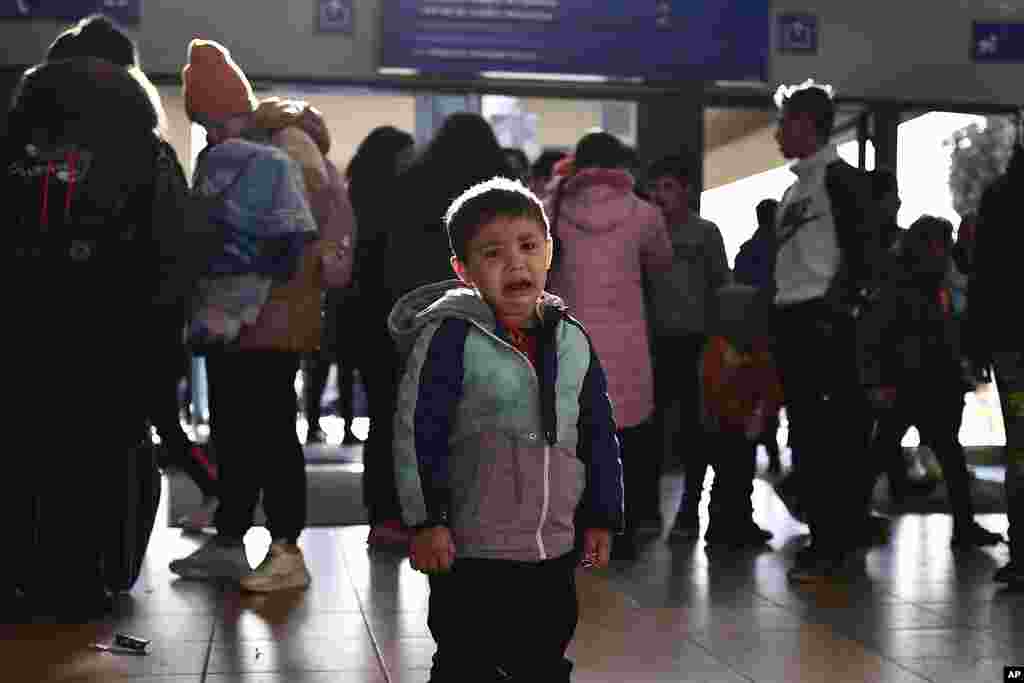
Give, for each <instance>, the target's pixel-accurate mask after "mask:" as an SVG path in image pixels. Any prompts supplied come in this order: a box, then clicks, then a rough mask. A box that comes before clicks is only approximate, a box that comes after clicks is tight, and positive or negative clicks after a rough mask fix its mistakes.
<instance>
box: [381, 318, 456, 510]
mask: <svg viewBox="0 0 1024 683" xmlns="http://www.w3.org/2000/svg"><path fill="white" fill-rule="evenodd" d="M468 331H469V323H467V322H466V321H464V320H459V319H456V318H449V319H446V320H444V321H442V322H440V323H435V324H431V325H429V326H427V327H426V328H424V329H423V331H422V332H420V336H419V338H418V339H417V341H416V344H415V346H414V347H413V349H412V352H411V353H410V354H409V357H408V359H407V361H406V367H405V373H404V375H403V377H402V381H401V384H400V385H399V390H398V405H397V410H396V412H395V441H394V448H393V453H394V458H395V479H396V484H397V488H398V500H399V503H400V504H401V507H402V518H403V520H404V521H405V523H406V524H408V525H409V526H421V525H423V524H428V523H429V524H435V523H438V524H440V523H447V521H448V516H449V506H450V502H451V492H450V488H449V477H448V457H449V451H448V439H449V436H450V434H451V428H452V419H453V417H454V415H455V408H456V406H457V404H458V402H459V400H460V399H461V398H462V379H463V356H464V351H465V345H466V335H467V333H468Z"/></svg>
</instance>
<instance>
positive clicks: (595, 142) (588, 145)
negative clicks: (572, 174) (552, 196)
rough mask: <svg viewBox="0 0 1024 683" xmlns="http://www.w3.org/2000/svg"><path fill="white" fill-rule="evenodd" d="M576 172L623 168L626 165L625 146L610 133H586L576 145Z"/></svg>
mask: <svg viewBox="0 0 1024 683" xmlns="http://www.w3.org/2000/svg"><path fill="white" fill-rule="evenodd" d="M574 158H575V166H576V170H580V169H584V168H623V167H625V166H626V165H627V163H628V158H627V152H626V148H625V146H624V145H623V144H622V143H621V142H620V141H619V139H618V138H617V137H615V136H614V135H612V134H611V133H606V132H604V131H598V132H596V133H587V134H586V135H584V136H583V137H582V138H580V141H579V142H578V143H576V152H575V154H574Z"/></svg>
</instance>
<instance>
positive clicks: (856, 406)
mask: <svg viewBox="0 0 1024 683" xmlns="http://www.w3.org/2000/svg"><path fill="white" fill-rule="evenodd" d="M775 323H776V324H775V328H776V340H777V341H776V348H775V358H776V360H777V362H778V365H779V373H780V377H781V379H782V385H783V391H784V393H785V396H786V408H787V413H788V415H789V416H790V417H791V419H792V421H793V422H794V423H795V424H796V425H797V428H798V433H799V436H800V439H799V443H798V446H797V447H798V448H799V449H800V454H801V462H800V476H799V478H798V480H797V486H798V488H797V495H798V497H799V499H800V503H801V507H802V508H803V510H804V511H805V514H806V516H807V523H808V526H809V527H810V529H811V537H812V540H813V543H814V545H815V547H816V548H817V549H818V550H819V551H821V552H822V553H825V554H833V555H834V554H841V553H843V552H845V551H846V550H849V549H850V548H851V547H852V540H853V535H852V534H851V533H850V532H851V531H852V530H853V529H854V528H855V527H856V524H857V521H858V520H859V519H860V517H861V513H862V511H863V506H862V504H861V502H860V500H859V499H860V496H861V492H862V491H863V482H864V481H865V480H866V479H867V478H868V477H870V476H871V468H870V467H869V466H867V465H866V464H865V459H866V458H865V456H866V453H867V450H868V447H869V439H870V435H871V414H870V411H869V409H868V404H867V400H866V396H865V395H864V392H863V390H862V388H861V386H860V377H859V373H858V370H857V365H856V358H857V356H856V339H855V336H854V335H855V330H854V321H853V320H852V319H850V318H847V317H844V316H842V315H840V314H837V313H835V312H833V311H832V310H831V309H830V308H829V307H828V306H827V305H826V304H824V302H822V301H821V300H812V301H809V302H806V303H801V304H796V305H792V306H787V307H783V308H779V309H778V310H777V311H776V321H775ZM851 482H852V483H853V484H852V485H851Z"/></svg>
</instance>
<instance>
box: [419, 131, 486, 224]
mask: <svg viewBox="0 0 1024 683" xmlns="http://www.w3.org/2000/svg"><path fill="white" fill-rule="evenodd" d="M505 169H506V165H505V157H504V154H503V153H502V151H501V145H500V144H499V143H498V138H497V137H496V136H495V135H494V130H493V129H492V128H491V125H490V124H489V123H487V121H486V119H484V118H483V117H482V116H480V115H479V114H474V113H471V112H457V113H455V114H451V115H449V116H448V118H447V119H445V121H444V123H443V124H442V125H441V128H440V129H439V130H438V131H437V133H436V134H435V135H434V138H433V139H432V140H431V141H430V144H429V145H427V147H426V149H424V150H423V153H422V154H421V155H420V156H419V158H418V159H416V160H415V161H414V162H413V164H412V166H411V167H410V168H409V169H408V171H407V172H406V173H405V174H403V178H404V179H405V180H406V181H407V182H406V183H404V187H405V188H406V189H407V190H408V191H409V192H410V193H411V194H412V195H413V197H412V198H411V199H412V202H411V203H410V209H411V210H413V211H415V212H416V217H417V219H416V222H417V223H419V224H421V225H423V227H424V228H425V229H436V230H438V231H440V230H441V229H442V228H443V219H444V214H445V211H447V209H448V206H449V204H451V203H452V202H453V201H454V200H455V198H456V197H458V196H459V195H460V194H462V193H463V192H464V191H466V190H467V189H469V188H470V187H472V186H473V185H476V184H477V183H480V182H483V181H485V180H489V179H491V178H493V177H494V176H499V175H504V174H505V173H506V170H505Z"/></svg>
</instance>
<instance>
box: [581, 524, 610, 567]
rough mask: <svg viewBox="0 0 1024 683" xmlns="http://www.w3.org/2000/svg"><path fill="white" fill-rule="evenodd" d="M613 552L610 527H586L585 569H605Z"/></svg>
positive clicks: (583, 562) (584, 539)
mask: <svg viewBox="0 0 1024 683" xmlns="http://www.w3.org/2000/svg"><path fill="white" fill-rule="evenodd" d="M611 552H612V532H611V531H609V530H608V529H586V530H584V532H583V561H582V562H581V564H580V566H582V567H583V568H585V569H604V568H605V567H607V566H608V558H609V556H610V555H611Z"/></svg>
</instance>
